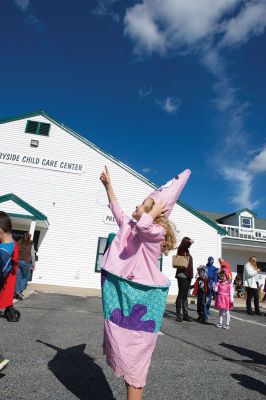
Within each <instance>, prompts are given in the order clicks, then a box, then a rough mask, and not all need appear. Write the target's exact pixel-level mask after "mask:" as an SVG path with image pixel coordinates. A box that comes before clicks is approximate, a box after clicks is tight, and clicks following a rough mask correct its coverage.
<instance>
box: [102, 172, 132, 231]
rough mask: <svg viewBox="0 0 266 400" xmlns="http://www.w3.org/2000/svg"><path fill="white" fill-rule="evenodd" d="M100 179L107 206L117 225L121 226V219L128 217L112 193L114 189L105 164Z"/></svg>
mask: <svg viewBox="0 0 266 400" xmlns="http://www.w3.org/2000/svg"><path fill="white" fill-rule="evenodd" d="M100 180H101V182H102V184H103V186H104V187H105V190H106V193H107V197H108V200H109V207H110V209H111V211H112V213H113V215H114V217H115V219H116V222H117V224H118V226H121V224H122V221H123V220H124V219H125V218H127V219H129V218H128V217H127V216H126V215H125V214H124V213H123V212H122V210H121V208H120V205H119V203H118V201H117V198H116V195H115V193H114V190H113V187H112V184H111V177H110V173H109V171H108V168H107V166H106V165H105V168H104V171H103V172H102V174H101V176H100Z"/></svg>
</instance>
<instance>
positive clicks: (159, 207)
mask: <svg viewBox="0 0 266 400" xmlns="http://www.w3.org/2000/svg"><path fill="white" fill-rule="evenodd" d="M167 211H168V208H167V203H166V202H165V201H163V200H161V201H160V202H159V203H155V204H154V206H153V207H152V209H151V211H150V212H149V214H151V215H152V216H153V218H154V219H155V218H157V217H163V216H164V214H165V213H166V212H167Z"/></svg>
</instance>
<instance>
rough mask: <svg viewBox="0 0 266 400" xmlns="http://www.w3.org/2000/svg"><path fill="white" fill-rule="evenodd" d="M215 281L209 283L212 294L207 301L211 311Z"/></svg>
mask: <svg viewBox="0 0 266 400" xmlns="http://www.w3.org/2000/svg"><path fill="white" fill-rule="evenodd" d="M213 283H214V282H213V281H210V282H209V287H210V293H209V298H208V301H207V308H208V309H209V308H210V306H211V302H212V298H213Z"/></svg>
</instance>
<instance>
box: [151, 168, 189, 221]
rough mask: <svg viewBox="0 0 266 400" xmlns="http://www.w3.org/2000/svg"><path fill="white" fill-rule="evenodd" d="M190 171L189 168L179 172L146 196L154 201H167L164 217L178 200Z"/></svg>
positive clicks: (167, 215)
mask: <svg viewBox="0 0 266 400" xmlns="http://www.w3.org/2000/svg"><path fill="white" fill-rule="evenodd" d="M190 174H191V171H190V169H186V170H185V171H183V172H181V173H180V174H179V175H177V176H176V177H175V178H173V179H172V180H171V181H169V182H167V183H166V184H165V185H163V186H161V187H160V188H158V189H156V190H154V192H152V193H151V194H150V195H149V196H148V197H151V198H152V199H153V200H154V201H155V203H159V201H161V200H163V201H165V202H166V203H167V208H168V210H167V212H166V213H165V217H166V218H168V217H169V215H170V214H171V211H172V209H173V207H174V205H175V203H176V201H177V200H178V198H179V196H180V193H181V192H182V190H183V189H184V187H185V185H186V183H187V181H188V178H189V177H190Z"/></svg>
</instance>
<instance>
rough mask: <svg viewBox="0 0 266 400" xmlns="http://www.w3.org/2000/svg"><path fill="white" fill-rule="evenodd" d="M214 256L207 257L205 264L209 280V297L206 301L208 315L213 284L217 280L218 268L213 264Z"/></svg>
mask: <svg viewBox="0 0 266 400" xmlns="http://www.w3.org/2000/svg"><path fill="white" fill-rule="evenodd" d="M213 263H214V258H213V257H209V258H208V262H207V264H206V269H207V274H208V281H209V298H208V301H207V310H208V315H210V306H211V302H212V298H213V286H214V284H216V283H217V282H218V268H216V267H215V266H214V265H213Z"/></svg>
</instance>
